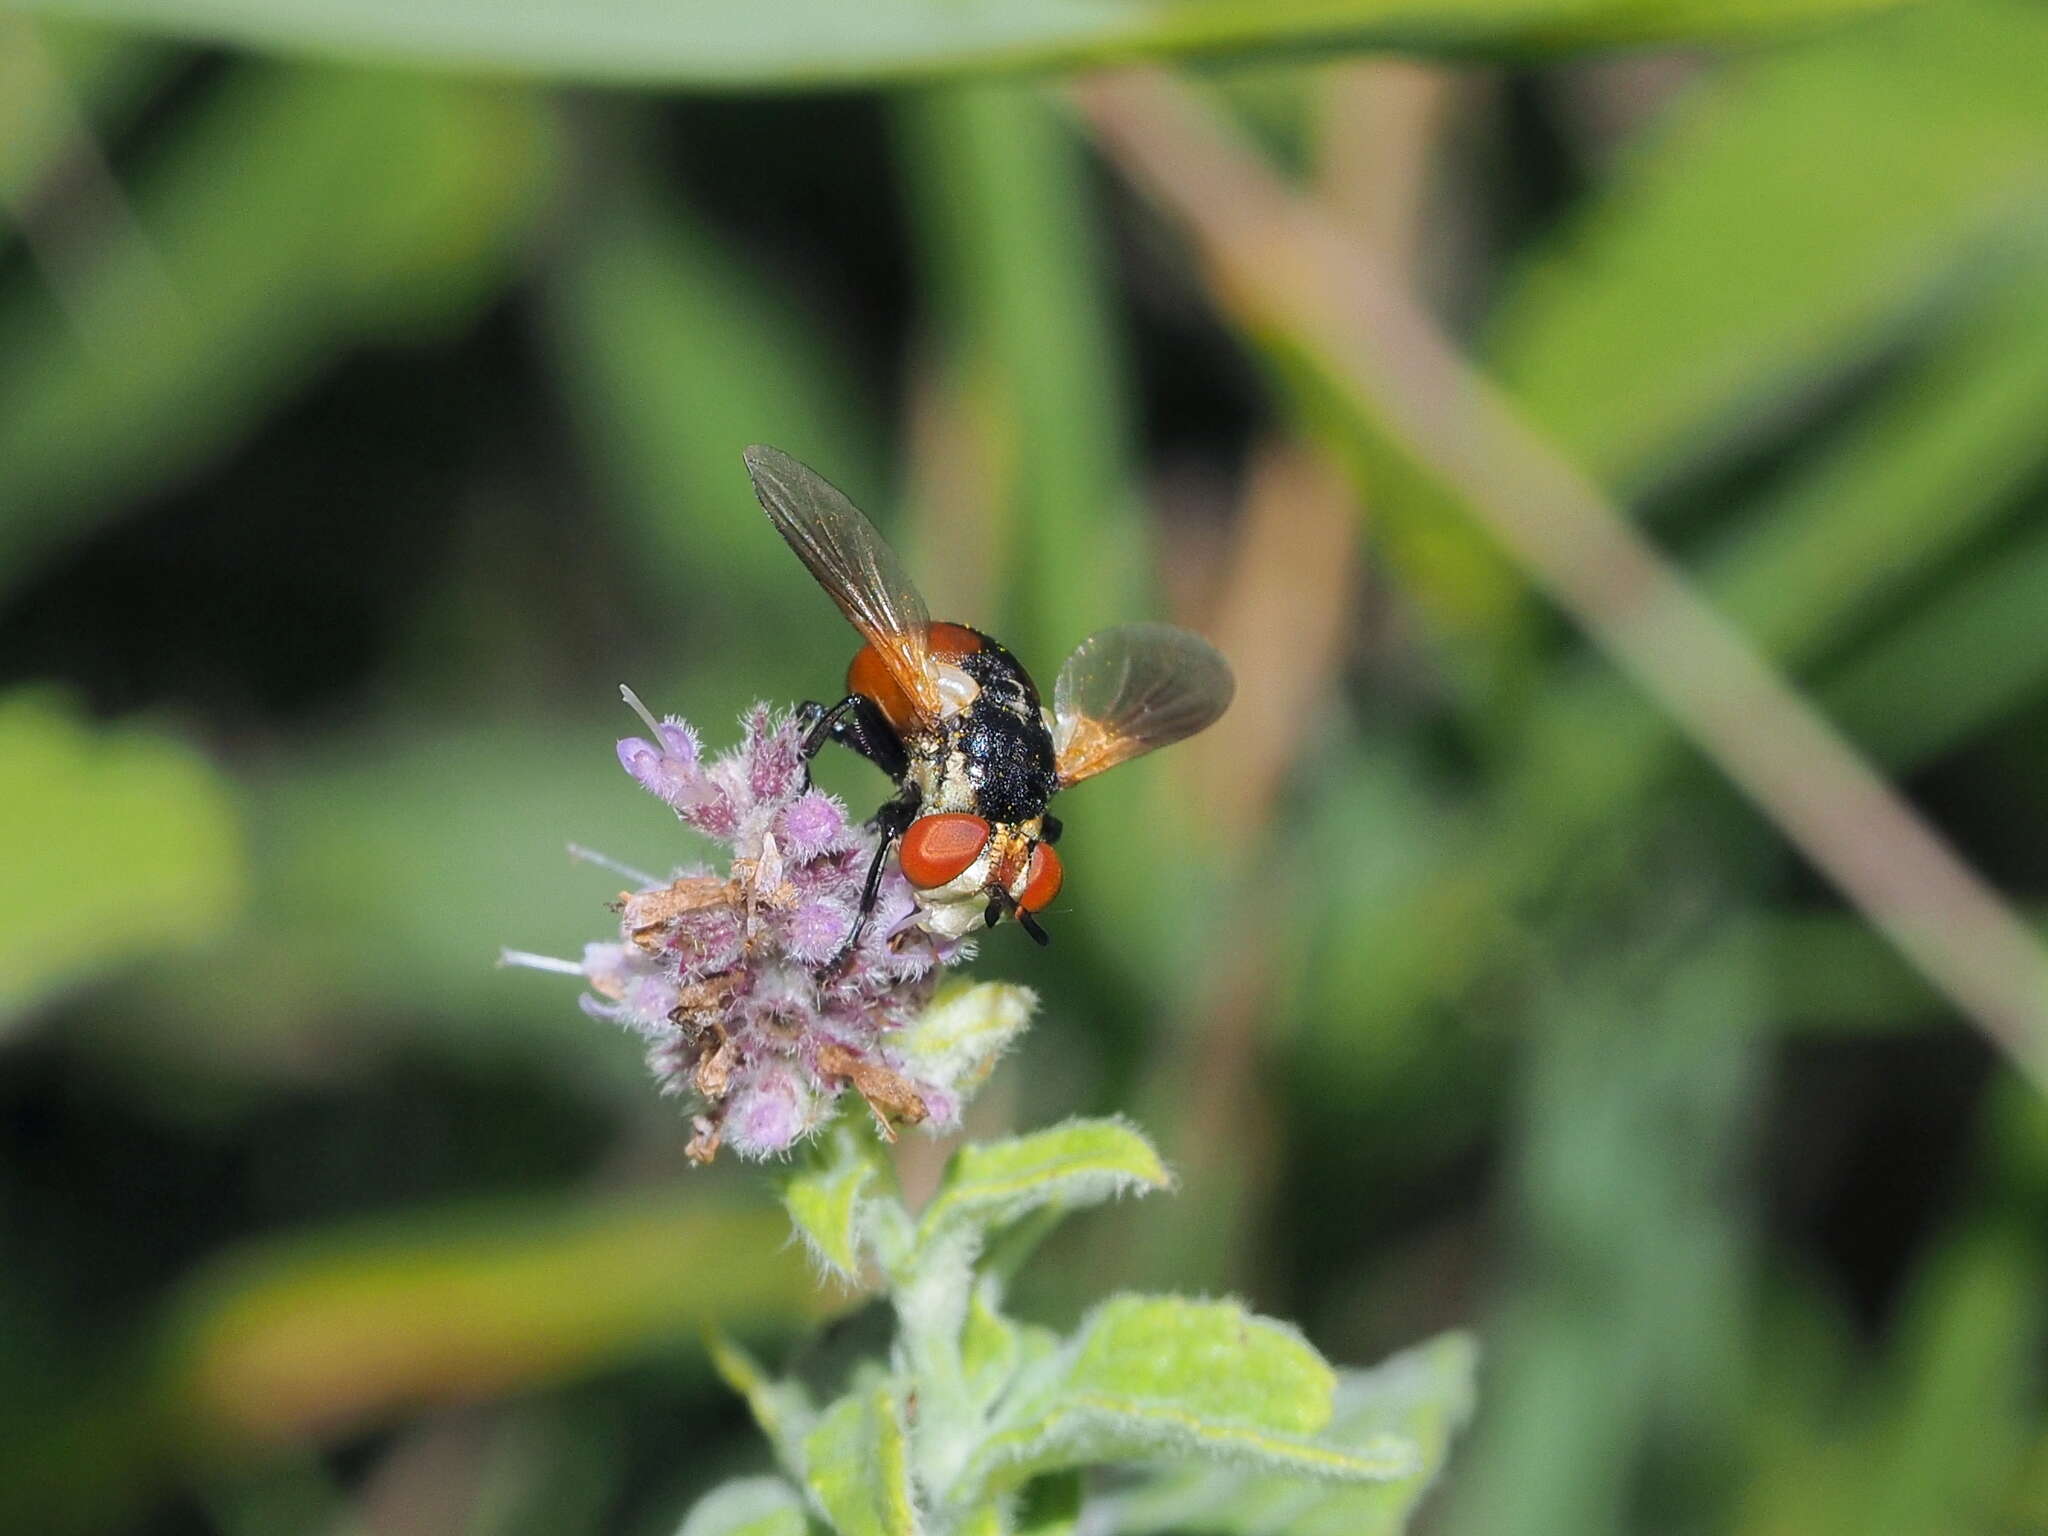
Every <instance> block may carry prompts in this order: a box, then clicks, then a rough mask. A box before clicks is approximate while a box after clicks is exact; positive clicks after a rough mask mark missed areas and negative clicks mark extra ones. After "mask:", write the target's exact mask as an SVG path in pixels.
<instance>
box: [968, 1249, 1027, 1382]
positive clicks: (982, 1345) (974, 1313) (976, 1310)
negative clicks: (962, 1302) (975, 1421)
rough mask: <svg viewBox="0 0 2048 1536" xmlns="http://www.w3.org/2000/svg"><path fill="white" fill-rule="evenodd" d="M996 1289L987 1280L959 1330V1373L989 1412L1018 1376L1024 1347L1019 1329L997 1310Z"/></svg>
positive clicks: (979, 1287) (971, 1301)
mask: <svg viewBox="0 0 2048 1536" xmlns="http://www.w3.org/2000/svg"><path fill="white" fill-rule="evenodd" d="M994 1293H995V1287H994V1285H993V1284H992V1283H990V1282H987V1281H984V1282H983V1283H982V1284H980V1285H977V1286H976V1287H975V1288H974V1293H973V1295H972V1296H971V1297H969V1298H968V1302H967V1322H966V1324H965V1325H964V1326H963V1327H962V1328H961V1330H960V1373H961V1374H962V1375H963V1376H965V1377H966V1378H967V1391H968V1394H969V1395H970V1396H971V1397H972V1398H973V1399H974V1401H975V1402H976V1403H977V1404H978V1405H980V1407H981V1408H983V1409H984V1410H986V1409H987V1408H988V1406H989V1405H990V1404H991V1403H993V1402H994V1401H995V1400H996V1397H997V1396H998V1395H999V1394H1000V1393H1001V1392H1002V1390H1003V1388H1004V1387H1006V1386H1008V1385H1009V1384H1010V1378H1011V1377H1012V1376H1014V1375H1015V1374H1016V1373H1017V1365H1018V1362H1019V1361H1020V1360H1021V1359H1022V1358H1023V1353H1024V1347H1023V1344H1022V1342H1021V1341H1020V1340H1019V1339H1018V1337H1017V1328H1016V1325H1015V1324H1014V1323H1012V1322H1011V1321H1010V1320H1009V1319H1008V1318H1007V1317H1004V1316H1003V1314H1002V1313H1001V1311H999V1310H998V1309H997V1307H996V1298H995V1294H994Z"/></svg>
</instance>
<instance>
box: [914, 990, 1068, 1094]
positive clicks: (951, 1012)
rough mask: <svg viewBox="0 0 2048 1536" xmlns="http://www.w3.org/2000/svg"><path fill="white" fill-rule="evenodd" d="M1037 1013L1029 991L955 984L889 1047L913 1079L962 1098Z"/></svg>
mask: <svg viewBox="0 0 2048 1536" xmlns="http://www.w3.org/2000/svg"><path fill="white" fill-rule="evenodd" d="M1037 1007H1038V994H1037V993H1035V992H1033V991H1032V990H1031V989H1030V988H1029V987H1020V986H1017V985H1015V984H1014V983H1011V982H1004V981H978V982H968V983H955V984H952V985H949V986H948V987H946V989H945V990H943V991H941V992H940V993H939V995H938V996H937V997H936V998H934V999H933V1000H932V1003H931V1006H930V1007H928V1008H926V1009H925V1011H924V1012H923V1013H922V1014H921V1015H919V1017H918V1019H917V1022H916V1023H914V1024H912V1025H911V1026H910V1027H909V1028H907V1029H904V1030H901V1031H899V1032H898V1033H897V1034H896V1035H894V1036H893V1037H891V1040H890V1044H891V1046H892V1047H893V1048H894V1049H895V1050H896V1051H898V1052H900V1053H901V1054H902V1056H903V1057H904V1059H905V1060H906V1061H908V1062H910V1063H911V1065H912V1066H913V1067H914V1068H915V1070H916V1073H917V1075H918V1076H919V1077H920V1078H922V1079H924V1080H925V1081H928V1082H933V1083H937V1084H938V1085H939V1086H940V1087H941V1088H944V1089H946V1090H947V1091H948V1092H951V1093H956V1094H959V1095H960V1096H961V1097H962V1098H965V1097H966V1096H967V1095H968V1094H971V1093H973V1092H974V1091H975V1090H976V1089H978V1088H980V1087H981V1085H982V1084H983V1083H984V1082H986V1081H987V1080H988V1075H989V1073H990V1072H992V1071H994V1070H995V1065H996V1061H997V1060H998V1058H1000V1057H1001V1056H1002V1054H1003V1052H1004V1051H1005V1050H1007V1049H1008V1048H1009V1045H1010V1042H1011V1041H1013V1040H1015V1039H1016V1038H1017V1037H1018V1036H1019V1035H1021V1034H1023V1033H1024V1030H1025V1029H1026V1027H1028V1026H1029V1024H1030V1023H1031V1015H1032V1013H1033V1012H1034V1011H1035V1010H1036V1009H1037Z"/></svg>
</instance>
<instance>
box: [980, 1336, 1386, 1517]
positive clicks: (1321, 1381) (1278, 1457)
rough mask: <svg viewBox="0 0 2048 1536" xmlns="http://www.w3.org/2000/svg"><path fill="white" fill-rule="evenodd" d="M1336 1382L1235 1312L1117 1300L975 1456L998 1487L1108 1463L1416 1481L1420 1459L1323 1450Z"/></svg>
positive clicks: (1314, 1357) (1290, 1339)
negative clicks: (1160, 1462)
mask: <svg viewBox="0 0 2048 1536" xmlns="http://www.w3.org/2000/svg"><path fill="white" fill-rule="evenodd" d="M1335 1390H1336V1375H1335V1373H1334V1372H1333V1371H1331V1369H1330V1367H1329V1366H1328V1365H1326V1364H1325V1363H1324V1362H1323V1359H1322V1357H1321V1356H1319V1355H1318V1354H1317V1353H1316V1352H1315V1351H1314V1350H1313V1349H1311V1348H1310V1347H1309V1346H1308V1344H1307V1343H1305V1342H1304V1341H1303V1340H1302V1338H1301V1336H1300V1335H1299V1334H1298V1333H1296V1332H1295V1331H1294V1330H1293V1329H1291V1328H1288V1327H1286V1326H1285V1325H1283V1324H1280V1323H1276V1322H1272V1321H1270V1320H1269V1319H1266V1318H1260V1317H1254V1316H1252V1315H1251V1314H1249V1313H1247V1312H1246V1311H1245V1310H1244V1309H1243V1308H1241V1307H1239V1306H1237V1305H1235V1304H1234V1303H1230V1302H1197V1301H1189V1300H1184V1299H1182V1298H1178V1297H1142V1296H1122V1297H1117V1298H1115V1299H1113V1300H1111V1301H1109V1302H1107V1303H1105V1304H1104V1305H1103V1306H1101V1307H1099V1308H1097V1309H1096V1311H1095V1312H1094V1313H1093V1314H1092V1315H1091V1316H1090V1317H1089V1319H1088V1320H1087V1321H1086V1322H1085V1323H1083V1324H1082V1326H1081V1329H1080V1331H1079V1332H1078V1333H1077V1334H1076V1335H1075V1337H1074V1338H1073V1339H1072V1340H1071V1341H1070V1342H1069V1343H1068V1344H1067V1345H1066V1346H1065V1347H1064V1348H1063V1349H1061V1350H1060V1352H1059V1353H1058V1354H1057V1355H1056V1356H1054V1357H1053V1358H1052V1359H1050V1360H1047V1361H1045V1362H1044V1363H1043V1364H1042V1365H1040V1366H1039V1367H1037V1368H1036V1369H1034V1370H1033V1371H1032V1372H1030V1373H1029V1375H1028V1377H1027V1378H1026V1379H1024V1380H1021V1381H1020V1382H1019V1383H1018V1386H1017V1388H1016V1390H1015V1392H1014V1393H1013V1394H1012V1396H1011V1398H1010V1400H1009V1402H1008V1403H1007V1404H1006V1405H1005V1407H1004V1408H1003V1409H1002V1410H1001V1412H1000V1413H999V1414H998V1416H997V1419H996V1421H995V1423H994V1426H993V1428H992V1432H991V1433H990V1435H989V1437H988V1439H987V1440H986V1441H985V1442H984V1443H983V1444H982V1446H981V1448H980V1449H979V1450H978V1451H977V1452H976V1455H975V1458H974V1462H973V1466H972V1471H973V1473H974V1475H975V1476H977V1477H979V1478H982V1479H986V1480H987V1483H988V1486H990V1487H994V1488H1003V1487H1014V1486H1017V1485H1018V1484H1021V1483H1023V1482H1025V1481H1027V1480H1028V1479H1030V1478H1031V1477H1034V1476H1036V1475H1038V1474H1039V1473H1042V1472H1050V1471H1055V1470H1058V1469H1060V1468H1065V1467H1080V1466H1091V1465H1098V1464H1101V1463H1105V1462H1114V1461H1132V1460H1148V1459H1156V1458H1158V1457H1161V1456H1198V1457H1204V1458H1212V1459H1216V1460H1221V1461H1228V1462H1235V1463H1238V1464H1241V1465H1245V1466H1251V1467H1259V1468H1263V1469H1265V1470H1268V1471H1273V1472H1286V1473H1290V1474H1293V1475H1296V1476H1306V1477H1317V1478H1331V1479H1338V1480H1345V1481H1351V1480H1388V1479H1394V1478H1401V1477H1407V1476H1410V1475H1412V1474H1413V1473H1414V1472H1415V1470H1416V1467H1417V1456H1416V1451H1415V1447H1414V1446H1413V1445H1412V1444H1411V1443H1410V1442H1408V1441H1407V1440H1404V1439H1402V1438H1400V1437H1399V1436H1395V1435H1388V1434H1376V1435H1372V1436H1368V1437H1366V1438H1365V1439H1364V1440H1363V1441H1362V1442H1361V1443H1360V1444H1358V1445H1356V1446H1348V1447H1347V1446H1342V1445H1336V1444H1329V1443H1324V1442H1322V1441H1319V1440H1317V1439H1315V1438H1313V1437H1314V1436H1316V1435H1317V1434H1318V1432H1319V1431H1321V1430H1322V1429H1323V1428H1324V1426H1326V1425H1327V1424H1328V1423H1329V1421H1330V1415H1331V1410H1332V1404H1333V1398H1334V1394H1335Z"/></svg>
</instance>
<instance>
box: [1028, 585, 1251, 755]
mask: <svg viewBox="0 0 2048 1536" xmlns="http://www.w3.org/2000/svg"><path fill="white" fill-rule="evenodd" d="M1236 691H1237V684H1236V683H1235V682H1234V681H1232V679H1231V676H1230V664H1229V663H1228V662H1226V661H1225V660H1224V659H1223V657H1222V656H1221V655H1220V654H1218V652H1217V650H1216V647H1215V646H1213V645H1211V644H1210V643H1209V642H1208V641H1206V640H1204V639H1202V638H1201V636H1199V635H1191V634H1189V633H1188V632H1187V631H1186V630H1184V629H1175V628H1174V627H1173V626H1172V625H1171V624H1119V625H1117V626H1116V627H1115V628H1114V629H1105V630H1102V631H1100V632H1099V633H1097V634H1093V635H1090V636H1089V637H1088V638H1087V639H1086V640H1083V641H1082V642H1081V643H1080V644H1079V645H1078V646H1076V647H1075V648H1074V654H1073V655H1071V656H1069V657H1068V658H1067V663H1066V665H1065V666H1063V667H1061V668H1060V675H1059V681H1058V682H1056V683H1054V684H1053V690H1052V709H1053V746H1054V748H1055V750H1056V751H1057V753H1058V768H1059V775H1060V782H1061V783H1062V784H1078V783H1079V782H1080V781H1081V780H1083V779H1087V778H1093V777H1094V776H1095V775H1096V774H1098V773H1100V772H1102V770H1103V769H1105V768H1114V767H1115V766H1116V765H1117V764H1118V763H1126V762H1129V761H1130V760H1131V759H1132V758H1134V757H1140V756H1142V755H1143V754H1145V753H1147V752H1150V751H1151V750H1152V749H1153V748H1154V747H1163V746H1166V745H1167V744H1168V743H1170V742H1175V741H1179V740H1180V739H1181V738H1183V737H1185V736H1192V735H1194V734H1195V732H1197V731H1199V730H1201V729H1202V728H1203V727H1205V726H1208V725H1211V724H1213V723H1214V722H1215V720H1216V717H1217V716H1219V715H1221V714H1222V713H1223V711H1224V710H1225V709H1227V708H1229V707H1230V697H1231V695H1232V694H1233V693H1235V692H1236Z"/></svg>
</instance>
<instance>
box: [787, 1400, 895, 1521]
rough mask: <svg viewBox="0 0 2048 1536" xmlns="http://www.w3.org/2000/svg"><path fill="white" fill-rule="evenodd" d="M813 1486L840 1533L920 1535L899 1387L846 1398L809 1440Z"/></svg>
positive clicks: (807, 1466) (806, 1461)
mask: <svg viewBox="0 0 2048 1536" xmlns="http://www.w3.org/2000/svg"><path fill="white" fill-rule="evenodd" d="M804 1465H805V1473H806V1476H807V1477H808V1479H809V1481H810V1485H811V1491H812V1492H813V1493H814V1494H816V1495H817V1498H818V1503H819V1505H820V1506H821V1507H822V1508H823V1509H824V1511H825V1513H826V1515H827V1516H829V1517H830V1519H831V1521H832V1525H833V1528H834V1529H835V1530H836V1531H837V1532H838V1533H839V1536H916V1532H917V1531H918V1530H919V1529H920V1526H921V1522H920V1521H919V1519H918V1513H917V1502H916V1497H915V1494H914V1492H913V1490H912V1488H911V1484H910V1443H909V1435H908V1432H907V1431H906V1430H905V1428H904V1425H903V1413H902V1408H901V1406H900V1405H899V1404H898V1402H897V1400H896V1397H895V1393H894V1390H893V1389H892V1388H891V1387H889V1386H887V1385H883V1386H877V1387H873V1388H870V1389H867V1390H864V1391H859V1392H855V1393H853V1394H851V1395H850V1396H847V1397H842V1398H841V1399H840V1400H839V1401H838V1402H836V1403H834V1404H833V1405H832V1406H831V1407H830V1408H828V1409H826V1410H825V1416H824V1418H823V1419H821V1420H820V1421H819V1423H818V1427H817V1428H816V1429H814V1430H812V1431H811V1433H810V1435H809V1436H808V1437H806V1439H805V1440H804Z"/></svg>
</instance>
